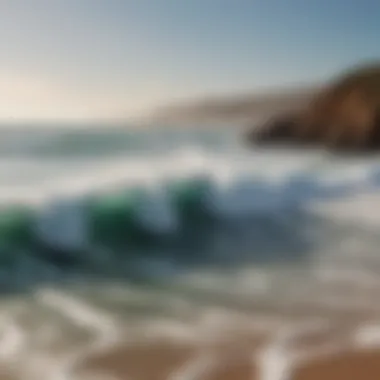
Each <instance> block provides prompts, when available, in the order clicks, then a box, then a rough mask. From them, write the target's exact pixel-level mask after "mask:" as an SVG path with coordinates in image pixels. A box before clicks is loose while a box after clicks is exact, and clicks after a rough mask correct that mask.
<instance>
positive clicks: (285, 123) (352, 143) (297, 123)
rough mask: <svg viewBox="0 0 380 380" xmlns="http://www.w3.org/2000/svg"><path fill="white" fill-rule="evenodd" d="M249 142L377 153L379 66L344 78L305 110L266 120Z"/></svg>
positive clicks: (379, 137)
mask: <svg viewBox="0 0 380 380" xmlns="http://www.w3.org/2000/svg"><path fill="white" fill-rule="evenodd" d="M248 139H249V141H250V142H253V143H256V144H259V145H260V144H273V143H278V142H281V143H286V144H297V145H305V144H306V143H313V144H316V145H319V146H323V147H328V148H333V149H346V150H350V151H351V150H359V151H369V150H373V149H376V150H377V149H380V63H377V64H373V65H370V66H365V67H362V68H359V69H356V70H354V71H352V72H349V73H348V74H346V75H343V76H342V77H340V78H338V79H337V80H335V81H333V82H332V83H331V84H330V85H329V86H327V87H326V88H325V89H324V90H322V91H321V92H320V93H319V94H317V96H316V97H315V98H314V99H313V100H312V101H311V102H310V104H309V105H308V106H307V107H306V108H305V109H304V110H301V111H300V112H299V113H294V114H288V115H282V116H278V117H275V118H274V119H272V120H269V121H268V122H267V123H266V124H265V125H263V126H261V127H259V128H255V130H254V131H252V132H251V133H250V134H249V135H248Z"/></svg>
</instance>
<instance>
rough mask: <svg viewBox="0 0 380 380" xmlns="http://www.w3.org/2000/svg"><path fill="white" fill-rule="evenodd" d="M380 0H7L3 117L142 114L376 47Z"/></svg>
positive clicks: (276, 82)
mask: <svg viewBox="0 0 380 380" xmlns="http://www.w3.org/2000/svg"><path fill="white" fill-rule="evenodd" d="M379 16H380V2H379V1H378V0H1V2H0V25H1V28H0V30H1V33H0V46H1V47H2V49H1V50H0V120H52V119H53V120H95V119H120V118H121V119H123V118H127V117H134V116H139V115H143V114H144V113H145V112H147V111H149V110H150V109H152V108H154V107H156V106H160V105H165V104H167V103H172V102H175V101H177V100H180V99H181V100H184V99H193V98H197V97H199V96H202V97H203V96H210V95H220V94H231V93H236V94H239V93H247V92H252V93H254V92H258V93H259V92H260V91H264V90H266V89H268V88H276V87H287V86H293V85H299V84H304V83H305V84H307V83H309V82H311V83H315V82H319V81H321V80H326V79H327V78H329V77H331V76H332V75H334V74H336V73H337V72H339V70H342V69H344V68H347V67H350V66H351V65H355V64H357V63H361V62H365V61H366V60H373V59H380V44H379V42H378V41H379V38H380V22H379Z"/></svg>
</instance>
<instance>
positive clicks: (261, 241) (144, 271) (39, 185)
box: [0, 126, 380, 373]
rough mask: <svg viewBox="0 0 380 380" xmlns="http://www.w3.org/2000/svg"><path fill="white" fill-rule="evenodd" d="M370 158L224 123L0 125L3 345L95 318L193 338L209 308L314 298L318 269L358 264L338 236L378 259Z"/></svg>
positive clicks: (70, 329) (75, 332)
mask: <svg viewBox="0 0 380 380" xmlns="http://www.w3.org/2000/svg"><path fill="white" fill-rule="evenodd" d="M379 169H380V166H379V164H378V158H377V157H372V158H369V157H368V158H358V157H356V158H354V157H351V158H349V157H345V158H343V157H334V156H332V155H329V154H327V153H326V152H322V151H287V150H282V151H279V150H278V151H269V150H264V151H261V150H255V149H248V148H247V147H245V146H244V144H242V142H241V140H240V137H239V133H237V131H236V130H235V129H234V128H233V127H231V128H224V129H220V128H219V129H216V128H206V127H205V128H200V127H199V126H197V128H192V129H191V128H188V129H175V128H162V127H152V128H151V129H144V130H136V129H133V130H130V129H129V130H128V129H126V128H124V129H123V128H114V127H111V126H107V127H100V126H96V128H95V126H94V128H89V127H81V128H79V127H78V128H76V129H70V128H63V127H62V128H55V129H53V128H34V129H33V130H30V129H28V128H24V129H21V128H19V129H17V130H16V129H3V132H2V140H1V142H0V184H1V191H0V201H1V209H2V213H0V217H1V218H0V219H1V220H0V238H1V250H0V252H1V255H0V281H1V288H2V290H3V296H2V301H1V303H2V306H3V309H4V311H6V313H7V315H8V316H10V317H9V318H11V320H12V321H13V322H12V323H14V326H13V330H12V331H13V333H12V334H13V335H12V334H11V332H10V331H11V330H10V327H9V326H12V324H10V322H9V320H8V322H7V320H6V319H5V322H4V323H3V324H2V325H1V328H2V329H3V330H4V333H5V334H11V335H10V336H11V338H9V339H11V340H12V339H13V340H12V342H14V344H15V348H14V352H13V354H12V355H13V356H12V355H11V354H9V355H10V356H9V357H12V358H13V359H14V358H18V360H21V359H20V358H23V357H24V358H25V355H26V352H29V353H30V351H28V348H27V347H29V349H30V348H31V347H32V346H33V344H34V343H33V342H34V340H35V339H37V340H38V339H39V337H40V336H41V334H42V335H43V334H44V332H41V331H39V329H38V328H36V326H39V325H40V321H44V323H43V324H44V325H45V324H46V326H50V327H51V329H52V331H51V332H50V333H51V334H53V335H54V334H57V337H56V338H54V339H56V340H57V342H60V343H59V344H58V343H57V344H58V345H63V346H64V347H66V348H67V350H69V351H70V347H72V345H76V344H79V342H87V340H88V339H89V336H92V335H91V334H93V333H94V331H95V332H96V334H98V333H99V334H103V333H104V334H105V335H106V336H109V337H111V338H112V337H113V336H114V335H113V334H116V335H117V334H119V333H120V331H123V334H124V335H123V337H125V336H130V337H131V339H132V338H133V339H139V337H140V338H142V337H143V336H144V331H149V334H150V335H151V336H154V335H155V334H159V333H163V332H164V331H167V328H166V327H167V326H168V324H169V325H170V326H171V328H172V330H173V329H174V330H175V331H177V333H178V334H179V335H180V336H182V335H186V334H187V336H188V335H189V334H190V335H191V334H193V335H194V336H195V335H196V331H195V330H196V328H195V327H194V326H195V325H196V321H199V318H201V319H202V318H203V317H205V318H206V315H209V314H210V313H211V314H212V313H213V311H214V312H215V311H217V314H218V313H219V314H221V315H224V317H225V318H227V319H228V318H232V319H231V320H233V318H234V317H233V316H232V315H231V313H241V312H244V313H246V312H247V313H251V312H252V311H253V310H255V308H256V310H257V308H259V309H260V307H261V306H259V305H268V303H271V304H272V305H277V306H278V305H283V304H284V303H285V304H286V303H287V302H290V301H292V302H301V303H302V302H306V300H309V301H310V300H311V299H314V300H316V302H317V299H318V297H317V296H316V295H318V294H319V293H318V290H317V289H318V286H317V283H318V281H322V280H320V278H319V277H318V273H320V272H318V270H324V269H326V268H327V267H328V268H329V269H331V270H335V269H339V268H340V269H342V268H346V267H347V268H351V269H352V268H353V269H355V270H359V267H358V266H357V264H355V263H356V262H355V260H354V259H357V256H355V255H353V256H352V257H353V258H352V257H351V256H350V257H351V258H350V259H349V260H348V258H347V257H346V256H344V253H345V252H348V251H350V249H351V248H350V249H349V247H352V246H354V247H356V248H355V249H356V252H358V251H360V252H361V253H362V254H363V252H364V253H365V254H366V255H368V257H369V258H370V259H368V261H365V260H362V261H361V262H360V263H361V266H360V270H361V271H362V272H361V273H367V274H368V270H369V268H370V269H372V270H373V269H374V268H375V265H374V263H375V264H376V263H377V259H376V255H375V253H376V251H377V247H378V244H379V242H380V241H379V237H378V235H377V234H376V228H377V225H378V220H377V219H378V218H377V216H376V214H377V213H376V211H375V209H376V205H377V204H380V203H379V202H380V201H379V200H378V198H379V197H377V192H378V186H379V185H380V182H379V174H380V170H379ZM16 206H17V208H19V207H20V206H22V208H23V212H24V211H25V210H27V211H28V213H27V215H26V214H24V213H22V214H20V215H19V217H17V218H16V217H15V211H14V207H16ZM379 221H380V219H379ZM354 253H355V252H354ZM340 254H342V255H343V256H344V257H343V256H342V257H341V256H339V255H340ZM336 255H338V256H336ZM374 257H375V259H374ZM350 260H351V261H350ZM371 260H372V261H371ZM321 268H322V269H321ZM334 268H335V269H334ZM351 269H349V270H351ZM347 270H348V269H347ZM334 273H335V272H334ZM334 275H335V274H333V276H334ZM355 276H356V275H353V276H351V279H352V280H354V279H355V278H356V277H355ZM301 282H302V284H303V286H302V289H300V286H299V284H300V283H301ZM301 290H302V291H303V292H301ZM311 294H313V296H311ZM322 301H323V300H320V302H322ZM323 302H324V301H323ZM323 302H322V303H323ZM263 307H264V306H263ZM202 316H203V317H202ZM197 323H198V322H197ZM173 324H174V325H173ZM107 326H108V327H107ZM165 326H166V327H165ZM173 326H177V327H173ZM40 327H41V326H40ZM144 329H145V330H144ZM146 329H148V330H146ZM176 329H177V330H176ZM194 329H195V330H194ZM42 330H43V329H42ZM169 330H170V329H169ZM172 330H170V331H172ZM58 331H59V333H58ZM105 331H106V332H105ZM117 331H118V332H119V333H117ZM178 331H180V332H178ZM197 331H198V330H197ZM171 333H172V334H174V335H175V334H177V333H175V332H173V331H172V332H171ZM46 334H48V332H46ZM120 334H121V333H120ZM125 334H126V335H125ZM128 334H130V335H128ZM139 334H140V335H139ZM146 334H147V333H145V338H146ZM149 334H148V335H149ZM181 334H182V335H181ZM150 335H149V336H150ZM111 338H110V339H111ZM52 339H53V338H52ZM54 339H53V340H54ZM111 340H112V339H111ZM54 341H55V340H54ZM15 342H16V343H15ZM17 342H18V343H17ZM26 342H28V343H26ZM17 344H18V346H17ZM41 344H42V343H41ZM54 344H56V343H54ZM83 344H85V343H83ZM42 346H43V345H42ZM42 346H41V347H42ZM48 346H49V345H48V344H47V343H46V347H48ZM46 347H45V346H43V347H42V348H41V350H42V351H41V352H45V351H43V350H46ZM0 348H1V347H0ZM22 355H24V356H22ZM9 360H11V359H9ZM25 360H26V359H25ZM32 361H33V360H32V359H31V362H30V363H29V362H28V363H29V364H30V365H32V364H31V363H32ZM57 371H58V369H57ZM57 373H58V372H57Z"/></svg>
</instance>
